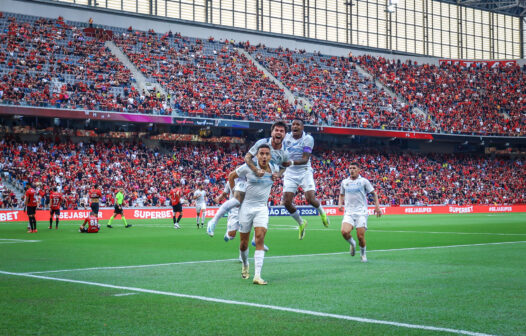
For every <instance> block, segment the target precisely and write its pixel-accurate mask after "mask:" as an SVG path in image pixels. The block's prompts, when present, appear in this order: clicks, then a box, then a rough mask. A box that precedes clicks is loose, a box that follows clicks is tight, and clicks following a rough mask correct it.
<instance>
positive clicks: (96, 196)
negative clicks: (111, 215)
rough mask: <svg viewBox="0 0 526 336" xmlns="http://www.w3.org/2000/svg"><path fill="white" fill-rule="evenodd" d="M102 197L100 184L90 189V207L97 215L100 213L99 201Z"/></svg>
mask: <svg viewBox="0 0 526 336" xmlns="http://www.w3.org/2000/svg"><path fill="white" fill-rule="evenodd" d="M101 198H102V192H101V191H100V189H99V185H98V184H95V186H94V187H93V188H92V189H91V190H90V191H89V201H90V205H89V206H90V208H91V211H93V212H94V213H95V214H96V215H97V216H98V215H99V201H100V199H101Z"/></svg>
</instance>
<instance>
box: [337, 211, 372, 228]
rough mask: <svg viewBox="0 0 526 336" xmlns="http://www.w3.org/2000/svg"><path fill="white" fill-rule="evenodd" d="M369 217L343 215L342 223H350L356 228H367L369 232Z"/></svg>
mask: <svg viewBox="0 0 526 336" xmlns="http://www.w3.org/2000/svg"><path fill="white" fill-rule="evenodd" d="M367 217H368V215H350V214H345V215H343V220H342V223H349V224H351V225H352V226H353V227H354V228H357V229H358V228H365V230H366V231H367Z"/></svg>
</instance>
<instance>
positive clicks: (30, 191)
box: [24, 183, 38, 233]
mask: <svg viewBox="0 0 526 336" xmlns="http://www.w3.org/2000/svg"><path fill="white" fill-rule="evenodd" d="M36 194H37V192H36V190H35V189H34V188H33V184H32V183H28V184H27V190H26V200H25V203H24V205H25V208H26V212H27V217H29V226H28V228H27V232H28V233H36V232H38V231H37V219H36V218H35V214H36V213H37V205H38V203H37V198H36Z"/></svg>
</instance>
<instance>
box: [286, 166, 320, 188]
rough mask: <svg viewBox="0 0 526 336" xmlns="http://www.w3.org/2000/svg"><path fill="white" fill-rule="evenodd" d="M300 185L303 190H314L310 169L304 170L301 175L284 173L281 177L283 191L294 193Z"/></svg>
mask: <svg viewBox="0 0 526 336" xmlns="http://www.w3.org/2000/svg"><path fill="white" fill-rule="evenodd" d="M300 186H301V189H303V192H307V191H310V190H312V191H315V190H316V185H315V184H314V175H313V173H312V169H309V170H306V171H305V174H303V175H292V174H285V177H284V179H283V192H291V193H296V192H297V191H298V187H300Z"/></svg>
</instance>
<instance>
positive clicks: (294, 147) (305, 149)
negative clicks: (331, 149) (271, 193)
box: [283, 132, 316, 193]
mask: <svg viewBox="0 0 526 336" xmlns="http://www.w3.org/2000/svg"><path fill="white" fill-rule="evenodd" d="M283 146H284V147H285V150H286V151H287V152H288V154H289V157H290V160H293V161H298V160H301V159H302V158H303V153H312V149H313V148H314V138H313V137H312V136H311V135H310V134H307V133H305V132H303V134H302V136H301V138H299V139H294V137H293V136H292V133H287V134H286V135H285V139H283ZM300 186H301V188H302V189H303V192H307V191H309V190H313V191H314V190H316V185H315V183H314V175H313V170H312V167H311V164H310V158H309V161H308V162H307V163H306V164H303V165H294V166H292V167H288V168H287V170H285V174H284V179H283V192H292V193H296V192H297V191H298V187H300Z"/></svg>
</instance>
